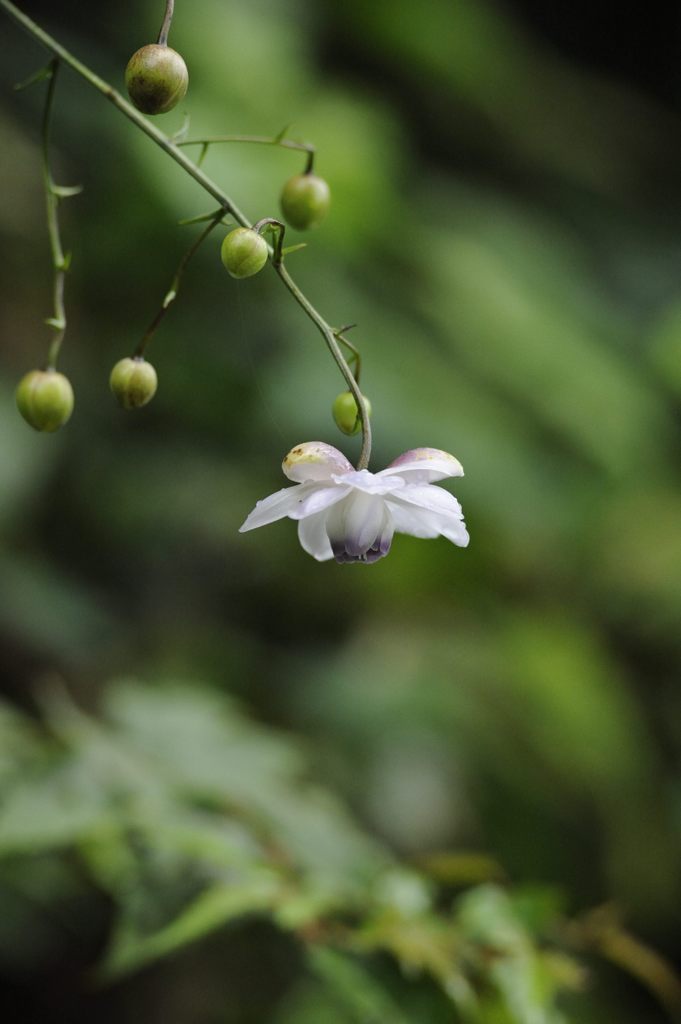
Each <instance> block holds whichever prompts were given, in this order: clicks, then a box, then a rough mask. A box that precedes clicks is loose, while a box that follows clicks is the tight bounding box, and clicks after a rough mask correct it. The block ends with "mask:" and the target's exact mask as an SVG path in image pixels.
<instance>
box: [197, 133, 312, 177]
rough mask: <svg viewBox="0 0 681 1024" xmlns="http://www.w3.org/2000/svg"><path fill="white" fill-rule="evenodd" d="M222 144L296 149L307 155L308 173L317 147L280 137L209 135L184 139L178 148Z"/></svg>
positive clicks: (309, 143) (306, 167)
mask: <svg viewBox="0 0 681 1024" xmlns="http://www.w3.org/2000/svg"><path fill="white" fill-rule="evenodd" d="M222 142H246V143H252V144H254V145H256V146H280V147H281V148H282V149H296V150H298V152H300V153H307V155H308V160H307V164H306V166H305V170H306V173H309V172H310V171H311V170H312V165H313V161H314V156H315V153H316V148H315V146H313V145H312V143H311V142H298V141H297V140H296V139H283V138H280V137H279V136H278V135H273V136H272V137H270V136H268V135H207V136H206V138H204V139H184V140H183V141H181V142H178V143H177V145H178V146H205V147H208V146H214V145H216V144H219V143H222Z"/></svg>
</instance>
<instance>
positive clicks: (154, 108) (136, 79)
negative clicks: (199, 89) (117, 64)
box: [125, 43, 189, 114]
mask: <svg viewBox="0 0 681 1024" xmlns="http://www.w3.org/2000/svg"><path fill="white" fill-rule="evenodd" d="M188 84H189V72H188V71H187V65H186V64H185V62H184V61H183V59H182V57H180V55H179V53H178V52H177V50H173V49H171V48H170V46H160V45H159V44H158V43H150V44H149V45H148V46H143V47H141V49H139V50H137V51H136V52H135V53H133V55H132V57H131V58H130V60H129V61H128V66H127V67H126V69H125V85H126V88H127V90H128V95H129V96H130V99H131V100H132V102H133V103H134V104H135V106H136V107H137V109H138V110H141V111H142V113H143V114H165V113H166V112H167V111H168V110H172V109H173V107H174V106H176V104H178V103H179V102H180V100H181V99H182V98H183V97H184V94H185V93H186V91H187V86H188Z"/></svg>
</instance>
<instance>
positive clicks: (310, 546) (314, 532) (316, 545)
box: [298, 512, 333, 562]
mask: <svg viewBox="0 0 681 1024" xmlns="http://www.w3.org/2000/svg"><path fill="white" fill-rule="evenodd" d="M298 540H299V541H300V546H301V547H302V549H303V551H307V553H308V555H312V557H313V558H316V559H317V561H318V562H326V561H328V559H329V558H333V550H332V548H331V542H330V541H329V537H328V534H327V532H326V512H318V513H317V514H316V515H314V516H308V517H307V519H301V520H300V522H299V523H298Z"/></svg>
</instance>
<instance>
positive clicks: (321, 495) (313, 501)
mask: <svg viewBox="0 0 681 1024" xmlns="http://www.w3.org/2000/svg"><path fill="white" fill-rule="evenodd" d="M300 486H302V487H308V488H310V490H309V491H308V493H307V495H306V496H305V497H304V498H302V499H301V501H300V502H298V504H297V505H296V506H295V508H294V509H293V511H291V512H289V513H288V515H289V516H290V517H291V519H305V518H307V516H314V515H316V514H317V513H318V512H325V511H326V510H327V509H329V508H331V506H332V505H336V504H337V503H338V502H339V501H341V499H342V498H345V497H346V496H347V495H348V494H350V491H351V488H350V487H339V486H338V484H332V485H331V486H330V487H325V486H324V484H323V483H318V484H302V485H300Z"/></svg>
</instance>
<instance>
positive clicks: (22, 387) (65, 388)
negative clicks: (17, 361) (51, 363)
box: [16, 370, 73, 433]
mask: <svg viewBox="0 0 681 1024" xmlns="http://www.w3.org/2000/svg"><path fill="white" fill-rule="evenodd" d="M16 401H17V408H18V409H19V412H20V413H21V415H22V416H23V417H24V419H25V420H26V422H27V423H30V425H31V426H32V427H34V428H35V429H36V430H43V431H48V432H49V433H53V432H54V431H55V430H59V428H60V427H63V426H64V424H65V423H66V422H67V421H68V419H69V417H70V416H71V413H72V412H73V388H72V387H71V384H70V383H69V380H68V378H66V377H65V376H64V374H63V373H57V371H56V370H31V372H30V373H27V374H26V376H25V377H22V379H21V380H20V381H19V385H18V387H17V390H16Z"/></svg>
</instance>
